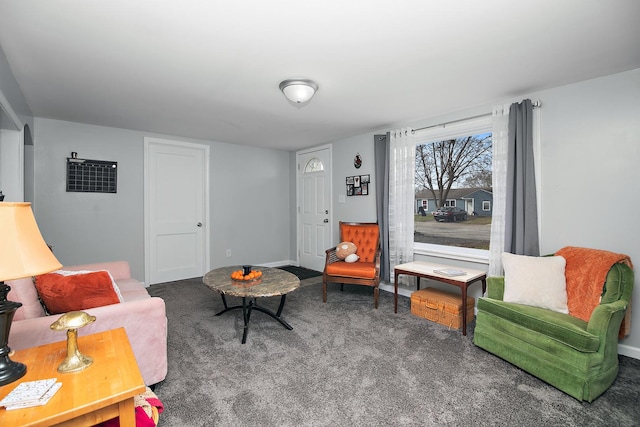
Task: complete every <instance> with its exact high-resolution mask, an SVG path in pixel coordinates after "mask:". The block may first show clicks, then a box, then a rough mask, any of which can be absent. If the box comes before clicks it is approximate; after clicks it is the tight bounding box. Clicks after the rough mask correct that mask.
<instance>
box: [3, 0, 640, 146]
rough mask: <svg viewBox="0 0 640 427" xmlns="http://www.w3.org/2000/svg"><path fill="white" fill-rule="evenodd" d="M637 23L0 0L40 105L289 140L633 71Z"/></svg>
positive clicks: (416, 8)
mask: <svg viewBox="0 0 640 427" xmlns="http://www.w3.org/2000/svg"><path fill="white" fill-rule="evenodd" d="M639 22H640V1H638V0H608V1H602V0H561V1H560V0H535V1H513V0H482V1H478V0H449V1H436V0H393V1H391V0H384V1H383V0H340V1H338V0H324V1H311V0H306V1H305V0H271V1H264V0H218V1H212V0H174V1H170V0H136V1H131V0H110V1H86V0H56V1H46V0H39V1H38V0H0V46H2V49H3V50H4V52H5V54H6V56H7V59H8V61H9V64H10V65H11V69H12V70H13V73H14V75H15V77H16V79H17V81H18V83H19V84H20V87H21V89H22V92H23V93H24V96H25V98H26V100H27V103H28V104H29V106H30V108H31V110H32V112H33V114H34V115H35V116H37V117H46V118H53V119H60V120H68V121H74V122H81V123H90V124H97V125H104V126H114V127H119V128H126V129H137V130H143V131H150V132H159V133H164V134H170V135H177V136H185V137H194V138H202V139H207V140H215V141H222V142H230V143H237V144H246V145H253V146H264V147H271V148H277V149H285V150H296V149H300V148H306V147H310V146H314V145H319V144H322V143H325V142H330V141H333V140H336V139H340V138H343V137H348V136H352V135H357V134H361V133H365V132H369V131H373V130H380V129H385V128H386V127H388V126H392V125H394V124H395V125H397V124H401V123H403V122H408V121H412V120H417V119H424V118H429V117H434V116H439V115H441V114H445V113H449V112H454V111H460V110H464V109H467V108H470V107H474V106H477V105H484V104H487V103H491V102H501V101H504V100H506V99H509V98H511V97H514V96H518V95H521V94H526V93H531V92H533V91H537V90H542V89H546V88H551V87H555V86H560V85H563V84H567V83H572V82H577V81H581V80H585V79H590V78H593V77H598V76H603V75H608V74H613V73H617V72H621V71H625V70H630V69H635V68H640V47H639V41H640V25H639V24H638V23H639ZM290 77H306V78H310V79H313V80H315V81H316V82H317V83H318V85H319V86H320V89H319V91H318V93H317V94H316V96H315V97H314V98H313V99H312V100H311V102H310V103H308V104H307V105H305V106H303V107H296V106H294V105H292V104H290V103H289V102H288V101H286V99H285V98H284V96H283V95H282V93H281V92H280V91H279V89H278V85H279V83H280V82H281V81H282V80H284V79H286V78H290Z"/></svg>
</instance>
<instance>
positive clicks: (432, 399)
mask: <svg viewBox="0 0 640 427" xmlns="http://www.w3.org/2000/svg"><path fill="white" fill-rule="evenodd" d="M303 285H306V286H303V287H301V288H300V289H299V290H297V291H295V292H293V293H291V294H290V295H289V296H288V297H287V303H286V306H285V309H284V312H283V317H284V318H285V319H286V320H287V321H288V322H289V323H290V324H291V325H292V326H293V328H294V329H293V330H292V331H288V330H286V329H285V328H283V327H282V326H281V325H280V324H279V323H277V322H275V321H274V320H273V319H271V318H269V317H268V316H266V315H264V314H263V313H260V312H254V313H253V314H252V319H251V320H252V322H251V325H250V330H249V336H248V339H247V343H246V344H245V345H242V344H240V338H241V335H242V318H241V316H242V315H241V311H240V310H234V311H231V312H228V313H225V314H223V315H222V316H219V317H215V316H214V313H217V312H218V311H220V310H221V309H222V302H221V300H220V297H219V295H218V294H216V293H214V292H212V291H211V290H209V289H208V288H207V287H205V286H204V285H202V284H201V283H200V280H199V279H191V280H184V281H177V282H170V283H165V284H160V285H154V286H152V287H151V288H150V289H149V290H150V293H151V294H152V295H154V296H159V297H162V298H164V300H165V302H166V304H167V317H168V319H169V338H168V339H169V350H168V351H169V373H168V375H167V378H166V379H165V380H164V381H163V382H161V383H160V384H158V385H157V387H156V389H155V391H156V394H157V395H158V397H159V398H160V399H161V400H162V402H163V403H164V405H165V411H164V413H163V414H162V415H161V417H160V424H159V426H160V427H168V426H181V427H182V426H430V425H451V426H471V425H474V426H476V425H480V426H541V425H551V426H556V425H562V426H633V425H640V361H638V360H635V359H631V358H627V357H623V356H621V357H620V375H619V376H618V379H617V380H616V382H615V383H614V385H613V386H612V387H611V388H610V389H609V390H608V391H607V392H605V394H603V395H602V396H600V397H599V398H598V399H597V400H595V401H594V402H593V403H591V404H589V403H580V402H578V401H577V400H575V399H573V398H572V397H570V396H567V395H565V394H564V393H562V392H560V391H558V390H556V389H555V388H553V387H551V386H549V385H547V384H546V383H544V382H542V381H540V380H538V379H536V378H534V377H532V376H531V375H529V374H527V373H525V372H523V371H521V370H519V369H517V368H515V367H513V366H512V365H510V364H508V363H507V362H504V361H502V360H501V359H499V358H497V357H495V356H493V355H491V354H489V353H487V352H485V351H483V350H481V349H479V348H477V347H475V346H474V345H473V342H472V338H473V326H474V323H471V324H470V325H469V332H468V335H467V337H463V336H462V335H461V333H460V332H458V331H455V330H448V329H447V328H446V327H444V326H441V325H438V324H436V323H431V322H429V321H427V320H425V319H420V318H418V317H416V316H414V315H412V314H411V313H410V310H409V307H410V302H409V299H408V298H405V297H400V298H401V299H400V305H399V310H398V314H394V313H393V295H392V294H389V293H387V292H380V307H379V309H378V310H375V309H374V308H373V296H372V290H371V289H370V288H365V287H348V286H345V291H344V292H340V291H339V288H338V286H337V285H333V286H330V289H329V295H328V302H327V303H326V304H323V303H322V288H321V285H320V284H319V281H318V280H317V279H310V281H304V282H303ZM230 302H232V303H234V301H230ZM278 302H279V298H271V299H268V300H265V302H264V305H265V306H269V307H271V308H273V309H275V308H276V307H277V303H278Z"/></svg>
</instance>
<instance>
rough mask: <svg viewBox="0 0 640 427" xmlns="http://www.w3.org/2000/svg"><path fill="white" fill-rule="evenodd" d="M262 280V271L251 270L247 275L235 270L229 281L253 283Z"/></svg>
mask: <svg viewBox="0 0 640 427" xmlns="http://www.w3.org/2000/svg"><path fill="white" fill-rule="evenodd" d="M261 278H262V271H260V270H251V271H249V272H248V273H247V274H244V271H243V270H242V269H241V270H235V271H233V272H232V273H231V279H233V280H235V281H238V282H243V283H246V282H255V281H258V280H260V279H261Z"/></svg>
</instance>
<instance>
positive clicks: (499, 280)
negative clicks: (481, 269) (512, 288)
mask: <svg viewBox="0 0 640 427" xmlns="http://www.w3.org/2000/svg"><path fill="white" fill-rule="evenodd" d="M487 297H488V298H492V299H497V300H500V301H502V299H503V298H504V277H502V276H496V277H487Z"/></svg>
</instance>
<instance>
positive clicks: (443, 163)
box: [414, 133, 493, 250]
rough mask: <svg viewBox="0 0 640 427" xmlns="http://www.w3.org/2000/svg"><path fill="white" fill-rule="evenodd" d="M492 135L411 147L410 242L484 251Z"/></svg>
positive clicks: (489, 205)
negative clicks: (412, 216)
mask: <svg viewBox="0 0 640 427" xmlns="http://www.w3.org/2000/svg"><path fill="white" fill-rule="evenodd" d="M491 149H492V140H491V133H482V134H477V135H468V136H459V137H452V138H449V139H446V140H443V141H434V142H429V143H425V144H419V145H418V146H417V147H416V191H415V204H414V210H415V233H414V242H416V243H431V244H436V245H446V246H457V247H464V248H475V249H485V250H488V249H489V239H490V235H491V217H492V209H493V192H492V188H491V185H492V183H491V173H492V158H491V157H492V156H491V154H492V151H491Z"/></svg>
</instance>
